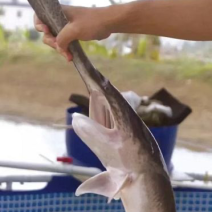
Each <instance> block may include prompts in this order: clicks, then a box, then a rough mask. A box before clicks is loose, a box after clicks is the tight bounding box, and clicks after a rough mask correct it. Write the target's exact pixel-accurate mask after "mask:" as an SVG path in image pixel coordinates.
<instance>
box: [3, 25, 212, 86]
mask: <svg viewBox="0 0 212 212" xmlns="http://www.w3.org/2000/svg"><path fill="white" fill-rule="evenodd" d="M147 38H148V39H145V38H142V39H141V40H140V41H139V44H138V48H137V53H136V55H131V54H129V55H125V56H120V55H119V54H118V51H117V50H116V49H115V48H114V49H110V50H108V49H107V48H106V47H105V46H104V45H102V44H100V43H99V42H95V41H92V42H81V44H82V46H83V48H84V50H85V51H86V53H87V54H88V55H89V56H90V57H91V58H94V59H95V58H98V61H97V64H98V66H99V67H101V66H103V65H104V63H105V61H109V60H110V63H111V66H114V68H113V69H115V70H117V71H119V70H120V69H121V72H120V73H122V74H121V76H120V77H123V78H125V79H126V80H127V79H130V78H134V79H135V80H136V78H138V79H139V78H140V77H147V78H148V77H154V76H160V77H165V78H167V79H175V80H183V79H195V80H201V81H204V82H208V83H210V84H212V63H203V62H199V61H197V60H195V59H188V58H178V59H174V60H162V59H161V58H160V55H159V49H158V47H159V46H160V42H159V40H158V37H154V36H152V37H147ZM0 43H1V45H0V66H1V65H2V64H3V63H4V62H5V61H7V62H10V63H15V62H17V61H18V60H22V61H23V58H25V59H26V60H27V59H32V58H33V60H34V61H36V60H42V61H43V62H44V61H49V62H50V61H52V59H53V58H55V55H56V53H55V51H53V50H52V49H51V48H48V47H46V46H45V45H43V44H42V40H41V37H40V36H39V34H38V33H37V32H36V31H35V30H28V31H26V30H25V31H23V30H17V31H15V32H9V31H5V30H4V29H3V28H2V27H0ZM149 43H152V44H154V45H153V47H152V48H149V49H148V45H149ZM41 55H42V56H41ZM148 55H149V56H148ZM159 58H160V60H159ZM101 63H102V64H101ZM123 78H122V79H123ZM123 80H124V79H123Z"/></svg>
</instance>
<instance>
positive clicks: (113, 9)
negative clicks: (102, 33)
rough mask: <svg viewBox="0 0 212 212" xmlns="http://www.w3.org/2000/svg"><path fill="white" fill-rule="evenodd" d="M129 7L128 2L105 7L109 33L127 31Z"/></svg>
mask: <svg viewBox="0 0 212 212" xmlns="http://www.w3.org/2000/svg"><path fill="white" fill-rule="evenodd" d="M128 10H129V7H128V6H126V4H121V5H112V6H108V7H105V8H104V12H103V16H104V21H103V22H104V25H105V27H106V28H107V30H108V32H109V33H122V32H124V31H125V29H124V28H125V24H126V22H125V20H126V17H127V14H128Z"/></svg>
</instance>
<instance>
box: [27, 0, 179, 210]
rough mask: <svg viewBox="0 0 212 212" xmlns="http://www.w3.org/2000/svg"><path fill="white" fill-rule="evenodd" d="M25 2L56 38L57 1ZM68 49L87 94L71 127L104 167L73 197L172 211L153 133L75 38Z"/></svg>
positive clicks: (62, 20) (61, 19)
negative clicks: (84, 110)
mask: <svg viewBox="0 0 212 212" xmlns="http://www.w3.org/2000/svg"><path fill="white" fill-rule="evenodd" d="M28 1H29V3H30V4H31V6H32V7H33V9H34V10H35V12H36V14H37V15H38V17H39V18H40V19H41V20H42V21H43V22H44V23H45V24H47V25H48V26H49V27H50V29H51V31H52V33H53V34H54V35H55V36H56V35H57V34H58V33H59V32H60V30H61V29H62V28H63V27H64V26H65V25H66V24H67V19H66V17H65V16H64V14H63V12H62V10H61V7H60V5H59V3H58V1H57V0H28ZM69 50H70V52H71V53H72V55H73V62H74V64H75V67H76V69H77V70H78V72H79V74H80V75H81V77H82V79H83V81H84V82H85V84H86V87H87V89H88V91H89V93H90V115H89V116H90V118H88V117H85V116H83V115H81V114H74V116H73V127H74V130H75V131H76V133H77V134H78V135H79V137H80V138H81V139H82V140H83V141H84V142H85V143H86V144H87V145H88V147H89V148H90V149H91V150H92V151H93V152H94V153H95V154H96V155H97V156H98V158H99V159H100V161H101V162H102V164H103V165H104V166H105V168H106V170H107V171H105V172H103V173H101V174H100V175H97V176H95V177H93V178H91V179H89V180H88V181H86V182H84V183H83V184H82V185H81V186H80V187H79V188H78V189H77V191H76V195H82V194H85V193H95V194H99V195H104V196H106V197H108V198H109V202H110V201H111V200H112V199H119V198H121V200H122V202H123V205H124V207H125V210H126V212H175V202H174V195H173V190H172V186H171V182H170V179H169V175H168V172H167V169H166V165H165V163H164V160H163V157H162V154H161V152H160V149H159V147H158V144H157V142H156V141H155V139H154V137H153V135H152V134H151V133H150V131H149V130H148V128H147V127H146V125H145V124H144V122H143V121H142V120H141V119H140V118H139V117H138V115H137V114H136V112H135V111H134V110H133V109H132V108H131V106H130V105H129V104H128V102H127V101H126V100H125V99H124V98H123V96H122V95H121V94H120V92H119V91H118V90H117V89H116V88H115V87H114V86H113V85H112V84H111V83H110V82H109V81H108V80H107V79H106V78H105V77H104V76H103V75H102V74H101V73H100V72H99V71H98V70H96V69H95V67H94V66H93V65H92V63H91V62H90V61H89V59H88V58H87V56H86V55H85V53H84V51H83V50H82V48H81V46H80V44H79V42H78V41H74V42H72V43H71V44H70V46H69Z"/></svg>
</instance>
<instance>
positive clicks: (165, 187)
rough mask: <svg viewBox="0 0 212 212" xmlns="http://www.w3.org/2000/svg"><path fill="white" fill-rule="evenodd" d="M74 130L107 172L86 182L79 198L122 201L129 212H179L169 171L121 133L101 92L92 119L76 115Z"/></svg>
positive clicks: (92, 101)
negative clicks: (104, 198)
mask: <svg viewBox="0 0 212 212" xmlns="http://www.w3.org/2000/svg"><path fill="white" fill-rule="evenodd" d="M73 127H74V130H75V132H76V133H77V134H78V136H79V137H80V138H81V139H82V140H83V141H84V142H85V144H86V145H87V146H88V147H89V148H90V149H91V150H92V151H93V152H94V153H95V154H96V155H97V157H98V158H99V159H100V161H101V162H102V164H103V165H104V167H105V168H106V170H107V171H105V172H102V173H101V174H99V175H97V176H94V177H92V178H91V179H89V180H87V181H86V182H84V183H83V184H82V185H81V186H80V187H79V188H78V189H77V191H76V195H77V196H79V195H82V194H86V193H94V194H98V195H103V196H106V197H108V202H110V201H111V200H112V199H119V198H121V200H122V202H123V205H124V207H125V210H126V212H154V211H155V212H156V211H157V212H174V211H175V208H174V203H173V201H172V197H171V198H170V195H173V194H172V190H170V181H169V178H168V175H167V172H166V170H164V169H163V168H162V167H158V166H157V164H155V163H154V162H153V161H152V160H151V158H150V157H149V156H148V154H145V152H144V151H140V148H141V147H140V145H139V142H135V141H134V140H133V138H132V137H127V136H126V135H125V134H124V133H123V132H121V131H119V130H118V129H117V126H116V125H115V122H114V118H113V116H112V113H111V110H110V107H109V104H108V102H107V100H106V98H105V97H104V96H103V95H102V94H101V93H100V92H97V91H94V92H92V93H91V96H90V118H88V117H86V116H84V115H81V114H74V115H73ZM170 199H171V201H170Z"/></svg>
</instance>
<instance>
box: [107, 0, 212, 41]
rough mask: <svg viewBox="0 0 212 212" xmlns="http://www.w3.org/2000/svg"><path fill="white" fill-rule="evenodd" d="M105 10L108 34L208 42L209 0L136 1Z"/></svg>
mask: <svg viewBox="0 0 212 212" xmlns="http://www.w3.org/2000/svg"><path fill="white" fill-rule="evenodd" d="M106 10H107V11H108V13H107V16H108V23H107V24H108V27H109V28H110V30H111V32H112V33H139V34H151V35H159V36H165V37H172V38H179V39H187V40H212V0H177V1H174V0H172V1H171V0H170V1H167V0H155V1H137V2H132V3H128V4H123V5H115V6H110V7H108V8H107V9H106Z"/></svg>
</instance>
